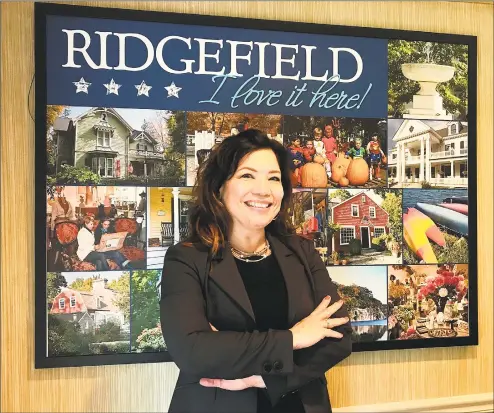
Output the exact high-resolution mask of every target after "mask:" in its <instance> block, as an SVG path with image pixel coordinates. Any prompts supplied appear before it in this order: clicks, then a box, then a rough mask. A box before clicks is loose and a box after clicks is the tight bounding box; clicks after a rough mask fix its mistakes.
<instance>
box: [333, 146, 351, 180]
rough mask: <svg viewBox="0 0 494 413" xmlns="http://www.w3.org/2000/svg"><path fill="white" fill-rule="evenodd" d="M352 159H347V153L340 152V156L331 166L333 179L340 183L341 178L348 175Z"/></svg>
mask: <svg viewBox="0 0 494 413" xmlns="http://www.w3.org/2000/svg"><path fill="white" fill-rule="evenodd" d="M349 164H350V159H346V158H345V155H343V154H341V153H340V154H338V157H337V158H336V159H335V161H334V162H333V165H332V167H331V180H332V181H333V182H336V183H338V182H339V181H340V179H341V178H342V177H343V176H345V175H346V171H347V169H348V165H349Z"/></svg>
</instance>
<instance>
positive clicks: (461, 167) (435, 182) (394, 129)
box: [388, 119, 468, 188]
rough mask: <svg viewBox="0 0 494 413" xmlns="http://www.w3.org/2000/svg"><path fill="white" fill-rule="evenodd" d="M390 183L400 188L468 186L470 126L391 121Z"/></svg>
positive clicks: (460, 123)
mask: <svg viewBox="0 0 494 413" xmlns="http://www.w3.org/2000/svg"><path fill="white" fill-rule="evenodd" d="M388 132H389V135H388V147H389V148H390V149H389V156H388V163H389V172H388V183H389V185H390V186H391V187H396V188H423V187H429V186H433V187H443V188H444V187H445V188H466V187H467V186H468V124H467V123H466V122H460V121H456V120H452V121H426V120H411V119H407V120H402V119H390V120H389V123H388Z"/></svg>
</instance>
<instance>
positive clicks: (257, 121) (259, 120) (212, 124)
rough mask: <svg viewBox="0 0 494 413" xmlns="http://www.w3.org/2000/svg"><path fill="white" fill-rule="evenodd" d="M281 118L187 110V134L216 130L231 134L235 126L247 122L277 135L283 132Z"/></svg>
mask: <svg viewBox="0 0 494 413" xmlns="http://www.w3.org/2000/svg"><path fill="white" fill-rule="evenodd" d="M281 118H282V117H281V115H269V114H263V113H223V112H187V134H189V135H193V134H194V133H195V131H209V132H212V131H214V133H215V135H218V136H230V135H231V130H232V129H233V128H236V127H237V126H238V125H239V124H244V125H245V124H246V125H247V127H248V128H249V129H259V130H260V131H262V132H264V133H266V134H270V135H271V136H277V135H278V134H281Z"/></svg>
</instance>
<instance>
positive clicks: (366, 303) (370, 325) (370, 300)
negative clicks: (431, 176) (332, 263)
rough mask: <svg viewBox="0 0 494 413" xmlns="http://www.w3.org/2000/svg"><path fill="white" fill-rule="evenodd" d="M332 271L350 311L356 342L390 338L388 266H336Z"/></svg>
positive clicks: (333, 278) (334, 280) (332, 275)
mask: <svg viewBox="0 0 494 413" xmlns="http://www.w3.org/2000/svg"><path fill="white" fill-rule="evenodd" d="M329 272H330V277H331V279H332V280H333V282H334V283H335V284H336V286H337V287H338V293H339V294H340V296H341V297H342V298H343V300H345V304H346V306H347V309H348V312H349V314H350V321H351V324H352V329H353V332H352V341H353V342H354V343H358V342H370V341H382V340H387V317H388V314H387V313H388V307H387V297H388V292H387V289H388V284H387V267H385V266H365V267H364V266H363V267H352V271H348V268H345V267H332V268H330V269H329Z"/></svg>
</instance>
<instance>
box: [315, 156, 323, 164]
mask: <svg viewBox="0 0 494 413" xmlns="http://www.w3.org/2000/svg"><path fill="white" fill-rule="evenodd" d="M314 162H315V163H319V164H321V165H322V164H323V163H324V158H323V157H322V156H321V155H314Z"/></svg>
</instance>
